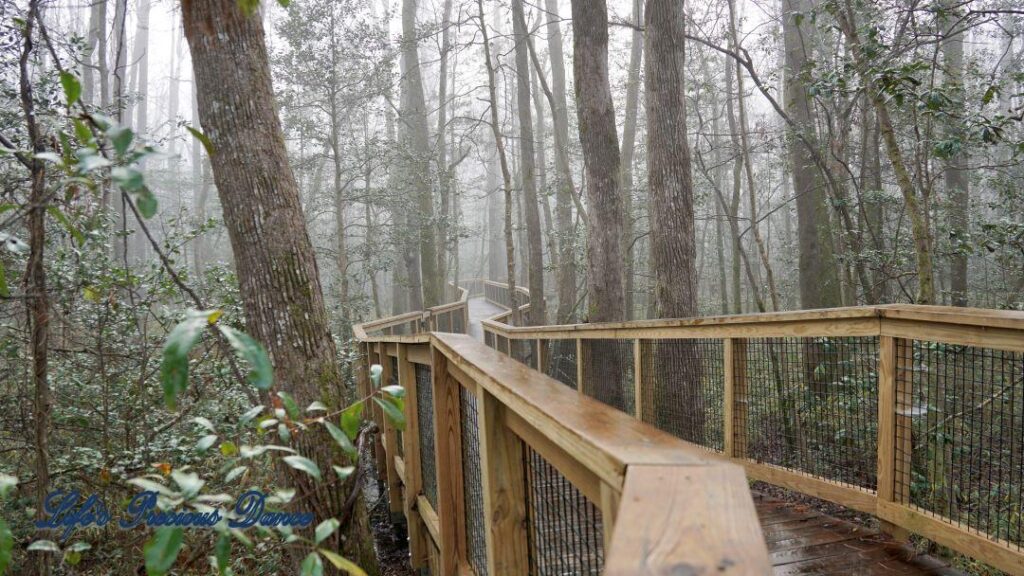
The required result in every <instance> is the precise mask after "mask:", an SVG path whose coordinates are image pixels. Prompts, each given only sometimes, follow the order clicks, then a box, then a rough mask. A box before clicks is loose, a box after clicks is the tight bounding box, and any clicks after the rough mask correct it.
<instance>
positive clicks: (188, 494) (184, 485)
mask: <svg viewBox="0 0 1024 576" xmlns="http://www.w3.org/2000/svg"><path fill="white" fill-rule="evenodd" d="M171 478H173V479H174V483H175V484H177V485H178V487H179V488H181V493H182V495H183V496H184V497H185V498H192V497H193V496H195V495H197V494H199V491H200V490H202V488H203V484H206V482H205V481H203V479H201V478H200V477H199V475H198V474H196V473H195V472H182V471H180V470H175V471H174V472H171Z"/></svg>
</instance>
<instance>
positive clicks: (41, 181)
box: [18, 0, 52, 576]
mask: <svg viewBox="0 0 1024 576" xmlns="http://www.w3.org/2000/svg"><path fill="white" fill-rule="evenodd" d="M40 3H41V2H40V0H32V1H31V2H30V3H29V7H28V14H27V16H26V18H25V25H24V26H23V27H22V50H21V55H20V58H19V60H18V64H19V87H20V96H21V108H22V112H23V113H24V114H25V126H26V128H27V132H28V139H29V142H30V143H31V146H32V152H33V154H41V153H43V152H45V151H46V135H45V134H44V133H43V131H42V128H41V127H40V125H39V123H38V122H37V121H36V113H35V103H34V100H33V94H32V75H31V71H30V70H29V67H30V59H31V57H32V50H33V40H32V34H33V30H34V28H35V20H36V17H38V15H39V5H40ZM27 161H28V163H29V172H30V177H31V191H30V193H29V210H28V244H29V255H28V265H27V266H26V268H25V293H26V294H27V295H28V299H27V300H26V308H27V310H26V313H27V316H28V323H29V333H30V337H31V343H30V349H31V353H32V386H33V390H34V398H33V404H34V405H33V418H32V419H33V424H34V436H35V437H34V438H33V440H34V444H35V475H36V477H35V492H36V494H35V496H36V506H35V510H36V511H35V517H36V519H37V520H43V519H45V518H46V507H45V505H44V503H45V502H46V495H47V493H48V492H49V490H50V411H51V396H50V381H49V339H50V338H49V337H50V328H49V326H50V297H49V294H48V293H47V291H46V268H45V264H44V262H45V259H46V203H47V200H46V196H47V194H46V165H45V164H44V163H43V161H42V160H41V159H39V158H37V157H32V158H29V159H28V160H27ZM32 556H34V557H35V563H34V564H33V566H32V568H33V570H34V573H35V574H38V575H41V576H45V575H48V574H50V570H51V568H52V566H51V562H52V560H51V554H50V553H49V552H37V553H36V554H34V555H32Z"/></svg>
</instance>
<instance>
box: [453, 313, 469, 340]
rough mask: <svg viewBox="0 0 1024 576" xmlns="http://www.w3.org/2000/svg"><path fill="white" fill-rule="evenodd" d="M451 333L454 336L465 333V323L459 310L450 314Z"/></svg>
mask: <svg viewBox="0 0 1024 576" xmlns="http://www.w3.org/2000/svg"><path fill="white" fill-rule="evenodd" d="M452 332H455V333H456V334H465V333H466V322H465V317H464V316H463V312H462V309H461V308H460V309H458V310H456V311H454V312H452Z"/></svg>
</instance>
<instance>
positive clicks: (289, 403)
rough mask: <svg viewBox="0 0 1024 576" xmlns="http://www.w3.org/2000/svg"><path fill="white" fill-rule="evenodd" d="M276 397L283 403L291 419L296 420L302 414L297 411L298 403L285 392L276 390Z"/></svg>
mask: <svg viewBox="0 0 1024 576" xmlns="http://www.w3.org/2000/svg"><path fill="white" fill-rule="evenodd" d="M277 396H278V398H280V399H281V402H282V403H284V409H285V411H286V412H288V417H289V418H291V419H292V420H298V419H299V418H300V417H301V416H302V415H301V414H300V413H299V405H298V404H296V403H295V398H292V395H291V394H289V393H287V392H278V393H277Z"/></svg>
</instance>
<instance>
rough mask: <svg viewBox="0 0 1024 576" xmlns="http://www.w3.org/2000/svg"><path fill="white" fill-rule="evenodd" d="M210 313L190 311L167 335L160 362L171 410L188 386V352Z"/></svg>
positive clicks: (165, 393)
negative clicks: (179, 395)
mask: <svg viewBox="0 0 1024 576" xmlns="http://www.w3.org/2000/svg"><path fill="white" fill-rule="evenodd" d="M209 314H210V313H209V312H195V311H192V312H189V316H188V318H186V319H185V320H183V321H181V322H179V323H178V325H177V326H175V327H174V329H173V330H171V333H170V334H169V335H168V336H167V342H166V343H165V344H164V352H163V359H162V361H161V363H160V381H161V383H162V384H163V388H164V401H165V402H166V403H167V406H168V408H170V409H171V410H174V409H176V407H177V396H178V394H179V393H181V392H184V391H185V389H186V388H187V387H188V354H189V352H190V351H191V350H192V348H193V347H194V346H195V345H196V343H197V342H199V337H200V336H202V334H203V330H204V329H206V326H207V317H208V316H209Z"/></svg>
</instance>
